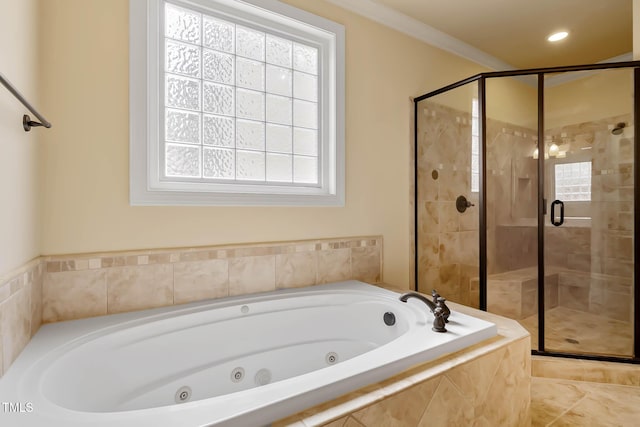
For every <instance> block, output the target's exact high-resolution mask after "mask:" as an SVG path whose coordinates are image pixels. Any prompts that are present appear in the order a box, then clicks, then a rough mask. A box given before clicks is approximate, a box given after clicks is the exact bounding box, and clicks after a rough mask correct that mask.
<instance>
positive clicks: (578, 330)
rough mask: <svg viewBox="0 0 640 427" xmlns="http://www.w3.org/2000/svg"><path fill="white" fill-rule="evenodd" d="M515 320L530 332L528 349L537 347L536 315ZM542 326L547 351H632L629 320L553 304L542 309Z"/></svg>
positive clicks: (631, 331) (631, 327) (629, 352)
mask: <svg viewBox="0 0 640 427" xmlns="http://www.w3.org/2000/svg"><path fill="white" fill-rule="evenodd" d="M567 319H571V321H570V322H569V321H567ZM519 322H520V324H521V325H522V326H524V327H525V328H526V329H527V330H528V331H529V333H530V334H531V348H534V349H535V348H538V315H537V314H536V315H534V316H530V317H527V318H526V319H522V320H520V321H519ZM545 325H546V328H545V341H546V342H545V348H546V350H549V351H554V350H556V351H562V352H569V353H594V354H602V355H614V356H628V355H630V354H631V352H632V346H633V339H632V334H633V325H632V324H631V323H630V322H623V321H620V320H614V319H608V318H606V317H603V316H598V315H595V314H592V313H586V312H584V311H578V310H572V309H570V308H566V307H555V308H552V309H550V310H548V311H547V312H546V316H545ZM638 425H639V426H640V420H639V421H638Z"/></svg>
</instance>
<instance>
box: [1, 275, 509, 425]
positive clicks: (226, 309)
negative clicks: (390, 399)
mask: <svg viewBox="0 0 640 427" xmlns="http://www.w3.org/2000/svg"><path fill="white" fill-rule="evenodd" d="M399 296H400V294H398V293H395V292H391V291H388V290H384V289H381V288H378V287H374V286H370V285H367V284H364V283H361V282H357V281H346V282H340V283H333V284H328V285H319V286H313V287H309V288H302V289H293V290H281V291H275V292H270V293H263V294H255V295H250V296H240V297H232V298H224V299H219V300H210V301H205V302H199V303H192V304H186V305H181V306H174V307H166V308H160V309H153V310H146V311H140V312H134V313H125V314H117V315H110V316H103V317H96V318H91V319H84V320H76V321H69V322H60V323H55V324H49V325H44V326H42V328H40V330H39V331H38V333H37V334H36V335H35V336H34V338H33V339H32V341H31V342H30V343H29V344H28V346H27V347H26V349H25V350H24V351H23V353H22V354H21V355H20V356H19V357H18V359H17V360H16V361H15V363H14V364H13V365H12V366H11V368H10V369H9V370H8V372H7V373H6V374H5V376H4V377H3V378H1V379H0V402H9V403H12V404H14V405H15V404H19V405H21V408H23V409H25V410H23V411H16V410H14V411H6V410H5V411H2V410H0V425H10V426H65V427H72V426H83V427H84V426H93V427H103V426H104V427H112V426H118V427H124V426H136V427H140V426H154V427H157V426H180V427H187V426H209V425H225V426H227V425H228V426H259V425H267V424H269V423H270V422H273V421H275V420H277V419H280V418H283V417H286V416H288V415H290V414H293V413H296V412H299V411H301V410H303V409H305V408H307V407H310V406H313V405H316V404H319V403H321V402H324V401H327V400H330V399H332V398H335V397H338V396H340V395H342V394H344V393H346V392H349V391H352V390H355V389H358V388H360V387H362V386H365V385H367V384H371V383H375V382H378V381H381V380H383V379H385V378H388V377H390V376H392V375H394V374H396V373H399V372H401V371H403V370H405V369H407V368H409V367H410V366H412V365H415V364H417V363H420V362H425V361H429V360H432V359H435V358H437V357H439V356H441V355H443V354H445V353H449V352H452V351H455V350H459V349H462V348H464V347H467V346H469V345H472V344H475V343H477V342H479V341H482V340H484V339H487V338H490V337H493V336H495V335H496V334H497V329H496V326H495V325H494V324H492V323H489V322H486V321H483V320H480V319H476V318H473V317H470V316H466V315H464V314H462V313H458V312H455V311H454V312H452V313H451V316H450V318H449V323H447V329H448V332H446V333H436V332H433V331H432V330H431V327H432V323H433V314H432V313H431V312H430V311H429V309H428V307H427V306H426V305H425V304H424V303H422V302H421V301H418V300H417V299H410V300H409V301H408V302H407V303H403V302H401V301H399V299H398V297H399ZM387 313H392V315H390V314H387ZM0 409H1V408H0ZM13 409H16V406H14V407H13Z"/></svg>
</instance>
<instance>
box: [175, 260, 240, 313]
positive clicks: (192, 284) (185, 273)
mask: <svg viewBox="0 0 640 427" xmlns="http://www.w3.org/2000/svg"><path fill="white" fill-rule="evenodd" d="M228 295H229V263H228V261H227V260H226V259H212V260H208V261H193V262H178V263H175V264H174V265H173V303H174V304H184V303H187V302H192V301H200V300H204V299H209V298H222V297H226V296H228Z"/></svg>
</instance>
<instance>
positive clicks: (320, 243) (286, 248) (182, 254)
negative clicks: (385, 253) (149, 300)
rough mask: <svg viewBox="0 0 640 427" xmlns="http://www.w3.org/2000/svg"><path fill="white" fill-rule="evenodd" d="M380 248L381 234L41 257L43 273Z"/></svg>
mask: <svg viewBox="0 0 640 427" xmlns="http://www.w3.org/2000/svg"><path fill="white" fill-rule="evenodd" d="M367 247H379V248H382V236H364V237H347V238H335V239H320V240H301V241H286V242H274V243H255V244H242V245H221V246H205V247H197V248H174V249H151V250H141V251H126V252H102V253H92V254H75V255H55V256H47V257H44V259H45V262H46V272H47V273H57V272H62V271H80V270H95V269H100V268H109V267H125V266H136V265H149V264H173V263H177V262H186V261H205V260H210V259H227V258H239V257H250V256H263V255H279V254H291V253H299V252H319V251H329V250H334V249H346V248H367Z"/></svg>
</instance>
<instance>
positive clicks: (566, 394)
mask: <svg viewBox="0 0 640 427" xmlns="http://www.w3.org/2000/svg"><path fill="white" fill-rule="evenodd" d="M531 426H532V427H538V426H553V427H560V426H598V427H600V426H621V427H627V426H629V427H636V426H640V387H635V386H624V385H616V384H602V383H592V382H584V381H573V380H564V379H556V378H539V377H534V378H532V382H531Z"/></svg>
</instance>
